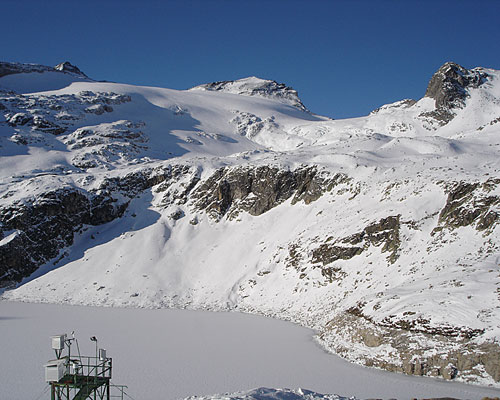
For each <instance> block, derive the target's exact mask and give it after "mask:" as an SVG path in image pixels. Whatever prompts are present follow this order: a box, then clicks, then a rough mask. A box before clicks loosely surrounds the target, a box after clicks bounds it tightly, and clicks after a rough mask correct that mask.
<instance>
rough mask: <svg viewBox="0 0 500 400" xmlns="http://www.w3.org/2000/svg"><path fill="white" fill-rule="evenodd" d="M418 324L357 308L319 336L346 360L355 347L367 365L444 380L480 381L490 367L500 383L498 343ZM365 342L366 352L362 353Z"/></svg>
mask: <svg viewBox="0 0 500 400" xmlns="http://www.w3.org/2000/svg"><path fill="white" fill-rule="evenodd" d="M386 322H387V321H386ZM400 322H401V321H400ZM416 325H418V324H412V323H408V324H404V323H399V324H395V325H391V324H388V323H378V322H375V321H373V320H372V319H371V318H370V317H367V316H366V315H364V314H363V312H362V311H361V309H360V308H359V307H354V308H351V309H349V310H347V311H346V312H344V313H340V314H339V315H337V316H336V317H335V318H334V319H332V320H331V321H330V322H329V323H328V324H327V325H326V327H325V328H324V329H323V331H322V332H321V333H320V336H319V338H320V340H321V341H322V342H323V343H325V345H326V346H327V347H329V348H331V349H332V350H334V351H335V352H336V353H338V354H340V355H342V356H344V357H346V358H347V359H350V358H351V357H352V352H351V348H350V347H351V346H353V345H354V346H356V348H357V349H358V357H361V359H362V362H363V363H364V364H365V365H367V366H373V367H377V368H382V369H385V370H388V371H393V372H403V373H406V374H410V375H420V376H439V377H442V378H444V379H455V378H457V377H458V376H460V377H461V378H462V379H465V380H468V381H469V382H479V381H480V379H481V377H482V374H483V373H484V372H483V371H486V373H487V374H488V375H490V376H491V377H492V378H493V380H494V381H496V382H498V381H500V362H499V361H498V360H499V358H500V346H499V345H498V343H494V342H491V341H482V342H478V341H474V340H471V339H472V338H474V337H477V336H478V335H481V334H482V332H481V331H477V330H473V329H472V330H471V329H470V328H467V327H451V326H443V327H439V326H435V327H433V329H431V330H426V329H421V328H418V330H415V326H416ZM360 345H362V346H361V347H360ZM363 346H366V347H367V351H366V352H363V351H361V352H360V349H362V348H363ZM368 349H369V350H368ZM358 361H359V358H358Z"/></svg>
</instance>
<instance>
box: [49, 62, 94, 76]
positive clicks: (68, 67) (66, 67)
mask: <svg viewBox="0 0 500 400" xmlns="http://www.w3.org/2000/svg"><path fill="white" fill-rule="evenodd" d="M54 69H55V70H57V71H63V72H70V73H72V74H76V75H82V76H85V77H86V76H87V75H85V74H84V73H83V72H82V71H80V68H78V67H77V66H76V65H73V64H71V63H70V62H69V61H65V62H62V63H60V64H57V65H56V66H55V67H54Z"/></svg>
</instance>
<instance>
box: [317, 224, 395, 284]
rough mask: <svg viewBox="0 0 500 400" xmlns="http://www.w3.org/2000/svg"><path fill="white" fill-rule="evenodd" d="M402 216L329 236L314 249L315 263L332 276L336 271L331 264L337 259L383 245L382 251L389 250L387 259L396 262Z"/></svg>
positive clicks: (350, 256)
mask: <svg viewBox="0 0 500 400" xmlns="http://www.w3.org/2000/svg"><path fill="white" fill-rule="evenodd" d="M399 230H400V216H399V215H396V216H389V217H387V218H383V219H381V220H380V221H378V222H374V223H372V224H370V225H368V226H366V228H365V229H363V230H362V231H361V232H357V233H355V234H353V235H350V236H347V237H345V238H342V239H339V240H336V241H333V242H332V240H333V237H330V238H328V239H327V240H326V241H325V243H323V244H321V245H320V246H319V247H317V248H315V249H314V250H313V251H312V258H311V261H312V263H313V264H321V269H322V272H323V275H325V276H328V277H331V276H332V275H334V272H335V271H336V268H335V266H331V265H330V264H333V263H334V262H335V261H337V260H350V259H351V258H353V257H355V256H358V255H360V254H361V253H363V252H364V251H365V250H367V249H368V248H369V247H370V246H376V247H379V246H382V247H381V252H382V253H386V252H388V253H389V255H388V256H387V261H388V262H389V263H391V264H392V263H394V262H395V261H396V260H397V259H398V250H399V245H400V238H399Z"/></svg>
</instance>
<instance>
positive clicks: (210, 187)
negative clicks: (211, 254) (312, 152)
mask: <svg viewBox="0 0 500 400" xmlns="http://www.w3.org/2000/svg"><path fill="white" fill-rule="evenodd" d="M342 179H343V177H342V175H340V174H339V175H337V176H335V177H333V178H331V177H330V178H326V177H322V176H321V174H318V172H317V169H316V168H315V167H307V168H301V169H297V170H295V171H289V170H283V169H280V168H278V167H272V166H263V167H257V168H249V167H243V168H234V169H231V168H227V169H226V168H222V169H219V170H218V171H216V173H215V174H213V175H212V176H211V177H210V178H208V179H207V180H206V181H205V182H203V183H202V184H201V185H200V186H199V187H198V188H197V189H196V190H195V191H194V192H193V199H194V204H195V207H196V208H197V209H199V210H205V211H206V212H207V213H208V214H209V215H210V216H211V217H212V218H214V219H215V220H220V219H221V218H222V217H224V216H227V218H228V219H233V218H236V217H237V216H238V214H239V213H240V212H241V211H246V212H248V213H249V214H251V215H255V216H257V215H261V214H263V213H265V212H266V211H269V210H270V209H271V208H273V207H276V206H277V205H279V204H281V203H283V202H284V201H286V200H288V199H289V198H291V197H292V196H293V198H292V204H294V203H296V202H298V201H304V202H305V203H306V204H308V203H310V202H312V201H314V200H317V199H318V198H319V197H320V196H321V195H322V194H323V193H324V192H325V191H328V190H331V188H332V187H333V186H334V185H335V183H336V182H338V181H340V180H342Z"/></svg>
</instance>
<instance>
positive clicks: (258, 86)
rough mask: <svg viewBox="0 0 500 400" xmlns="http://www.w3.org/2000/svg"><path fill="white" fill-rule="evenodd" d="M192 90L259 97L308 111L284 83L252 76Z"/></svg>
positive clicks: (196, 87) (293, 91)
mask: <svg viewBox="0 0 500 400" xmlns="http://www.w3.org/2000/svg"><path fill="white" fill-rule="evenodd" d="M190 90H210V91H217V92H226V93H234V94H242V95H245V96H257V97H265V98H271V99H276V100H280V101H282V102H284V103H287V104H290V105H292V106H294V107H296V108H298V109H299V110H301V111H308V110H307V108H306V107H305V106H304V104H302V101H301V100H300V98H299V95H298V93H297V91H296V90H295V89H293V88H291V87H289V86H286V85H285V84H284V83H278V82H276V81H271V80H267V79H261V78H257V77H255V76H251V77H248V78H244V79H239V80H235V81H219V82H211V83H206V84H204V85H200V86H195V87H194V88H191V89H190Z"/></svg>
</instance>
